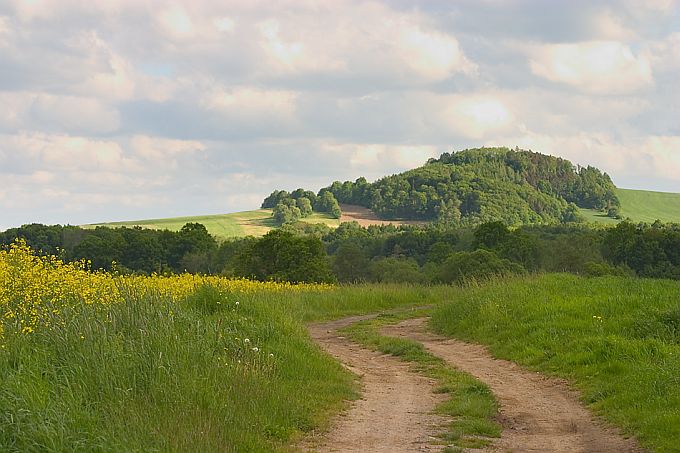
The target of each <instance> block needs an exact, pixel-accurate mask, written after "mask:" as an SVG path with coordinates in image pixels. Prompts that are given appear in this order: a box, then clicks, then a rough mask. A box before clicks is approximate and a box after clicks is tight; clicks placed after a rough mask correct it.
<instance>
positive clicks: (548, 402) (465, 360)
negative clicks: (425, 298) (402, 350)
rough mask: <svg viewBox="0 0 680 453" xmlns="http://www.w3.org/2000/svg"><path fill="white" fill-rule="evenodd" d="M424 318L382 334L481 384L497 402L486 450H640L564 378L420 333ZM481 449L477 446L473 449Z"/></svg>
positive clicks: (619, 452)
mask: <svg viewBox="0 0 680 453" xmlns="http://www.w3.org/2000/svg"><path fill="white" fill-rule="evenodd" d="M426 321H427V320H426V319H423V318H421V319H411V320H407V321H404V322H402V323H400V324H397V325H393V326H388V327H384V328H383V329H381V333H382V334H383V335H387V336H393V337H407V338H410V339H413V340H416V341H419V342H421V343H422V344H423V345H424V346H425V348H426V349H427V350H428V351H430V352H431V353H432V354H434V355H437V356H439V357H441V358H442V359H444V360H445V361H446V362H448V363H449V364H451V365H453V366H454V367H456V368H458V369H459V370H461V371H464V372H466V373H469V374H471V375H472V376H474V377H476V378H477V379H479V380H480V381H482V382H484V383H486V384H487V385H488V386H489V387H490V389H491V391H492V392H493V393H494V395H495V396H496V399H497V401H498V403H499V406H500V416H499V421H500V423H501V424H502V425H503V433H502V436H501V439H500V440H499V441H498V442H496V443H495V444H494V445H493V446H491V447H488V448H487V449H486V450H481V451H486V452H517V453H518V452H540V453H552V452H555V453H558V452H559V453H623V452H642V451H643V450H642V449H640V447H639V446H638V445H637V443H636V442H635V440H634V439H630V438H629V439H626V438H624V437H623V436H621V435H620V433H618V432H617V431H616V430H615V429H613V428H611V427H608V426H605V424H604V423H603V422H602V421H600V420H597V419H595V418H594V417H593V415H592V414H591V413H590V412H589V411H588V410H587V409H586V408H585V407H584V406H583V405H582V404H581V403H580V402H579V400H578V393H577V392H575V391H574V390H571V389H570V388H569V387H568V385H567V383H566V382H565V381H562V380H559V379H556V378H550V377H546V376H544V375H542V374H539V373H535V372H531V371H528V370H526V369H524V368H521V367H520V366H519V365H517V364H515V363H513V362H509V361H507V360H498V359H495V358H493V357H492V356H491V354H489V352H488V351H487V350H486V349H485V348H484V347H483V346H479V345H474V344H469V343H465V342H461V341H458V340H452V339H448V338H443V337H439V336H436V335H434V334H432V333H429V332H426V331H425V323H426ZM475 451H480V450H475Z"/></svg>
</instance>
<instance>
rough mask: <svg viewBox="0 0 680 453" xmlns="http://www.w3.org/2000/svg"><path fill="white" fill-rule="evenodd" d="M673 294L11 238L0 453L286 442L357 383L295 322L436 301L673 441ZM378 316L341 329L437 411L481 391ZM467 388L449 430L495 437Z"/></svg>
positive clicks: (677, 423)
mask: <svg viewBox="0 0 680 453" xmlns="http://www.w3.org/2000/svg"><path fill="white" fill-rule="evenodd" d="M678 296H680V283H678V282H674V281H666V280H651V279H636V278H629V277H603V278H590V279H588V278H582V277H577V276H573V275H566V274H551V275H541V276H531V277H522V278H514V279H510V280H500V281H492V282H490V283H485V284H481V283H480V284H468V285H466V286H464V287H457V286H407V285H354V286H341V287H337V286H329V285H290V284H279V283H273V282H268V283H257V282H250V281H246V280H229V279H225V278H220V277H202V276H191V275H176V276H167V277H161V276H154V275H152V276H120V275H115V274H105V273H101V272H92V271H89V270H88V268H87V263H86V262H85V263H83V262H80V263H72V264H64V263H62V262H61V261H59V260H58V259H56V258H53V257H43V258H38V257H35V256H33V255H32V254H31V251H30V250H29V249H28V248H26V247H25V246H24V245H22V244H20V243H19V244H16V245H15V246H13V247H12V248H10V249H9V250H3V251H0V319H1V320H2V323H0V325H1V326H2V333H1V334H0V450H2V451H17V452H18V451H52V452H61V451H235V452H240V451H243V452H245V451H249V452H253V451H254V452H258V451H262V452H266V451H291V449H292V447H291V445H294V444H295V442H296V441H297V440H299V439H300V438H302V437H304V436H305V435H306V434H308V433H310V432H314V431H318V430H323V429H324V428H325V427H327V426H328V423H329V420H330V418H331V417H332V416H333V415H334V414H337V413H338V412H339V411H340V410H342V409H343V408H344V407H346V405H347V401H349V400H352V399H354V398H357V397H358V390H359V388H358V386H357V382H356V381H355V378H354V377H353V376H352V375H351V374H350V373H349V372H348V371H346V370H345V369H344V368H343V367H342V366H341V365H340V364H339V363H337V362H336V361H334V360H333V359H331V358H330V357H329V356H327V355H326V354H324V353H323V352H322V351H321V350H320V349H319V348H318V347H317V346H316V345H315V344H313V342H312V341H311V339H310V338H309V335H308V333H307V330H306V328H305V324H306V323H308V322H312V321H318V320H329V319H335V318H340V317H344V316H350V315H357V314H365V313H376V312H382V311H388V310H393V309H398V308H406V307H414V306H423V305H432V306H433V309H432V321H431V327H432V328H433V329H434V330H436V331H438V332H440V333H443V334H445V335H449V336H452V337H456V338H462V339H464V340H468V341H473V342H476V343H482V344H486V345H488V346H489V348H490V350H491V351H492V353H493V354H495V355H496V356H498V357H503V358H507V359H510V360H513V361H516V362H518V363H521V364H523V365H525V366H527V367H530V368H532V369H535V370H537V371H541V372H544V373H547V374H551V375H557V376H561V377H564V378H566V379H568V380H569V381H570V382H571V383H572V384H573V385H574V386H575V387H576V388H578V389H579V390H580V391H581V393H582V395H583V401H584V402H585V403H586V404H587V405H588V406H589V407H591V408H592V409H593V410H594V411H595V412H597V413H598V414H601V415H602V416H604V417H605V418H607V419H608V420H610V421H611V422H612V423H613V424H615V425H616V426H619V427H621V428H622V429H623V430H624V431H625V432H626V433H628V434H631V435H635V436H636V437H638V438H639V439H640V441H641V443H642V444H643V445H644V446H645V447H647V448H649V449H650V450H651V451H659V452H661V451H664V452H666V451H678V446H677V442H676V440H677V439H678V438H680V415H678V410H677V408H678V407H680V305H678V300H679V299H678ZM398 319H400V318H399V316H392V317H382V318H379V319H378V320H377V321H376V322H377V323H381V322H382V323H385V322H393V321H396V320H398ZM374 327H375V325H373V324H370V323H369V324H366V325H361V326H357V327H356V328H355V329H354V330H352V331H351V332H349V333H350V334H351V335H353V336H354V338H355V339H356V340H357V341H360V342H362V343H364V344H366V345H367V346H369V347H374V348H377V349H380V350H382V351H384V352H388V353H392V354H395V355H399V356H402V357H404V358H405V359H406V360H410V361H413V362H415V363H416V365H417V366H421V367H423V371H424V372H426V373H430V375H431V376H433V377H436V378H438V379H440V380H441V381H440V385H441V386H443V387H446V388H447V389H448V392H449V393H450V396H451V403H450V404H449V406H448V408H447V409H445V410H449V411H453V412H450V413H455V411H456V410H460V409H461V406H460V404H457V403H456V397H459V398H460V397H461V395H462V396H463V397H464V396H465V395H466V392H467V393H470V392H471V390H474V391H473V392H471V393H475V394H480V393H479V392H478V389H479V388H480V387H479V386H478V384H477V383H475V382H471V381H468V380H466V378H465V377H464V376H461V375H457V374H455V372H451V371H450V370H449V371H447V370H444V369H443V368H442V367H441V366H440V365H441V363H440V362H439V361H437V360H436V358H433V357H431V356H430V355H428V354H426V353H425V352H424V351H423V350H422V348H420V347H419V346H418V344H414V343H413V342H409V341H402V340H399V341H396V340H389V339H384V338H382V337H379V336H377V334H376V333H375V331H374V330H371V329H372V328H374ZM452 373H453V374H452ZM475 389H477V390H475ZM481 395H482V396H483V398H481V399H480V400H479V402H478V403H475V405H474V406H475V407H476V408H477V409H475V410H473V411H472V413H467V414H462V415H460V416H461V417H467V418H463V420H467V419H469V420H471V422H470V425H464V426H453V427H452V428H451V429H452V432H453V435H456V436H461V438H463V439H466V436H469V435H470V434H471V433H472V434H473V435H475V432H474V431H472V432H470V431H465V430H464V429H471V427H472V428H474V429H480V428H479V427H481V429H483V434H484V435H487V436H492V437H493V436H495V435H497V431H495V429H496V428H494V426H493V424H487V422H485V421H484V420H486V419H488V417H489V416H490V415H492V413H493V411H494V410H495V409H494V407H495V406H494V402H493V399H492V397H491V396H490V395H486V394H485V393H484V392H481ZM468 401H469V400H468V399H467V397H466V398H465V402H466V404H467V402H468ZM468 408H469V407H468ZM473 409H474V407H473ZM467 438H469V437H467Z"/></svg>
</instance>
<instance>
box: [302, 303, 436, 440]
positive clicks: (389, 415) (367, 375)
mask: <svg viewBox="0 0 680 453" xmlns="http://www.w3.org/2000/svg"><path fill="white" fill-rule="evenodd" d="M369 318H371V316H362V317H353V318H347V319H343V320H340V321H334V322H331V323H326V324H317V325H313V326H310V334H311V335H312V337H313V338H314V340H315V341H316V342H317V343H318V344H319V345H320V346H321V347H322V348H323V349H325V350H326V351H327V352H328V353H330V354H331V355H332V356H333V357H335V358H337V359H338V360H340V361H341V362H342V363H343V364H344V365H345V366H346V367H347V368H348V369H350V370H351V371H352V372H354V373H355V374H357V375H358V376H360V378H361V385H362V398H361V399H360V400H358V401H356V402H354V403H353V404H352V406H351V407H350V409H349V410H348V411H347V413H345V414H343V416H342V417H339V418H338V419H337V420H336V422H335V424H334V426H333V428H332V429H331V431H330V432H329V433H327V434H326V435H323V436H320V437H318V438H316V439H315V438H312V439H310V440H308V441H307V442H306V444H307V445H305V446H303V449H304V450H306V451H318V452H343V453H344V452H348V453H349V452H362V453H363V452H384V453H398V452H434V451H441V450H442V447H441V446H436V445H433V444H432V441H433V440H435V439H434V437H433V436H434V435H435V434H436V433H437V432H441V431H442V430H441V429H440V426H441V425H442V424H444V423H445V419H444V418H443V417H439V416H436V415H433V414H432V411H433V409H434V408H435V406H436V405H437V403H438V402H440V401H441V397H440V396H439V395H435V394H434V393H433V388H434V382H433V381H432V380H431V379H428V378H426V377H423V376H421V375H418V374H416V373H413V372H411V371H409V365H408V364H406V363H404V362H402V361H400V360H399V359H397V358H394V357H392V356H388V355H383V354H380V353H377V352H373V351H369V350H367V349H364V348H362V347H360V346H358V345H357V344H355V343H352V342H351V341H349V340H348V339H346V338H344V337H342V336H341V335H340V334H338V333H337V329H340V328H342V327H344V326H347V325H349V324H352V323H354V322H357V321H360V320H363V319H369Z"/></svg>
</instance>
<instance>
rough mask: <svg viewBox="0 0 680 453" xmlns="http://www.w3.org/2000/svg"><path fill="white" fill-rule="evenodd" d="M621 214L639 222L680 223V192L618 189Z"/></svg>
mask: <svg viewBox="0 0 680 453" xmlns="http://www.w3.org/2000/svg"><path fill="white" fill-rule="evenodd" d="M617 195H618V196H619V199H620V200H621V206H622V209H621V214H622V215H623V217H630V218H631V219H633V220H635V221H639V222H649V223H651V222H654V221H655V220H657V219H659V220H661V221H662V222H675V223H680V193H669V192H650V191H645V190H629V189H618V190H617Z"/></svg>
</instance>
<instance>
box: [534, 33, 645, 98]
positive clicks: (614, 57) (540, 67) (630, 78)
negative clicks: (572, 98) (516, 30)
mask: <svg viewBox="0 0 680 453" xmlns="http://www.w3.org/2000/svg"><path fill="white" fill-rule="evenodd" d="M530 66H531V71H532V72H533V73H534V74H535V75H538V76H540V77H544V78H546V79H548V80H550V81H553V82H558V83H564V84H566V85H570V86H572V87H575V88H577V89H579V90H581V91H584V92H588V93H596V94H622V93H629V92H635V91H638V90H640V89H643V88H647V87H649V86H651V85H653V83H654V80H653V77H652V71H651V66H650V64H649V61H648V60H647V59H646V58H645V57H643V56H640V55H637V56H636V55H634V54H633V52H632V50H631V49H630V47H629V46H627V45H625V44H623V43H620V42H617V41H591V42H584V43H574V44H545V45H539V46H535V47H534V48H533V50H532V51H531V60H530Z"/></svg>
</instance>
